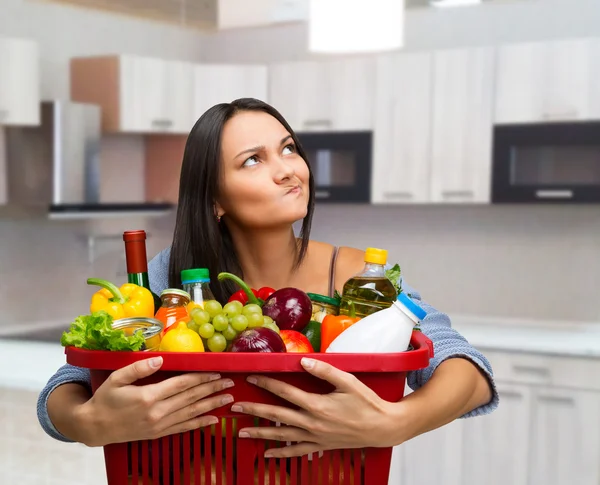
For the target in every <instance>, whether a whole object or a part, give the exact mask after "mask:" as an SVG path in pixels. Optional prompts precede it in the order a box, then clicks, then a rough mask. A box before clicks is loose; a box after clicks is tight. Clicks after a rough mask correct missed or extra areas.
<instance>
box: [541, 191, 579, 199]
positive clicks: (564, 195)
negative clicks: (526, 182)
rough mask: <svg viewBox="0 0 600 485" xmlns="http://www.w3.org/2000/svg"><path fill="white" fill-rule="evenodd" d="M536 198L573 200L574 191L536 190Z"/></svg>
mask: <svg viewBox="0 0 600 485" xmlns="http://www.w3.org/2000/svg"><path fill="white" fill-rule="evenodd" d="M535 196H536V197H537V198H538V199H572V198H573V191H572V190H536V191H535Z"/></svg>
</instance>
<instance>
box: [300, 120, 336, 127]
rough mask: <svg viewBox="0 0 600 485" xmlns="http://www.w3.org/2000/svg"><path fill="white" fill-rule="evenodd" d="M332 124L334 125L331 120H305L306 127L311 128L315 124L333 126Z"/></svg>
mask: <svg viewBox="0 0 600 485" xmlns="http://www.w3.org/2000/svg"><path fill="white" fill-rule="evenodd" d="M332 125H333V122H332V121H331V120H306V121H305V122H304V127H305V128H311V127H315V126H324V127H328V128H331V126H332Z"/></svg>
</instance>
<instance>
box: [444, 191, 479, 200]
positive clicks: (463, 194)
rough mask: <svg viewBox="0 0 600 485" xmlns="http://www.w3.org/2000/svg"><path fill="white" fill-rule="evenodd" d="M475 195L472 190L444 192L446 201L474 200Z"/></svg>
mask: <svg viewBox="0 0 600 485" xmlns="http://www.w3.org/2000/svg"><path fill="white" fill-rule="evenodd" d="M474 196H475V193H474V192H473V191H472V190H443V191H442V197H443V198H444V199H472V198H473V197H474Z"/></svg>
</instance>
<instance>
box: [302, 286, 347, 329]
mask: <svg viewBox="0 0 600 485" xmlns="http://www.w3.org/2000/svg"><path fill="white" fill-rule="evenodd" d="M307 295H308V297H309V298H310V301H311V302H312V317H311V320H314V321H315V322H319V323H321V322H322V321H323V319H324V318H325V317H326V316H327V315H339V311H340V302H339V300H338V299H337V298H331V297H329V296H325V295H318V294H316V293H307Z"/></svg>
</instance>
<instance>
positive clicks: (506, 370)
mask: <svg viewBox="0 0 600 485" xmlns="http://www.w3.org/2000/svg"><path fill="white" fill-rule="evenodd" d="M484 355H485V356H486V357H487V358H488V359H489V361H490V363H491V364H492V368H493V370H494V377H495V379H496V380H497V381H498V382H513V383H522V384H539V385H545V386H560V387H564V388H572V389H587V390H593V391H600V379H598V378H597V376H598V375H600V359H593V358H589V359H588V358H580V357H561V356H551V355H538V354H526V353H511V352H501V351H485V352H484Z"/></svg>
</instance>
